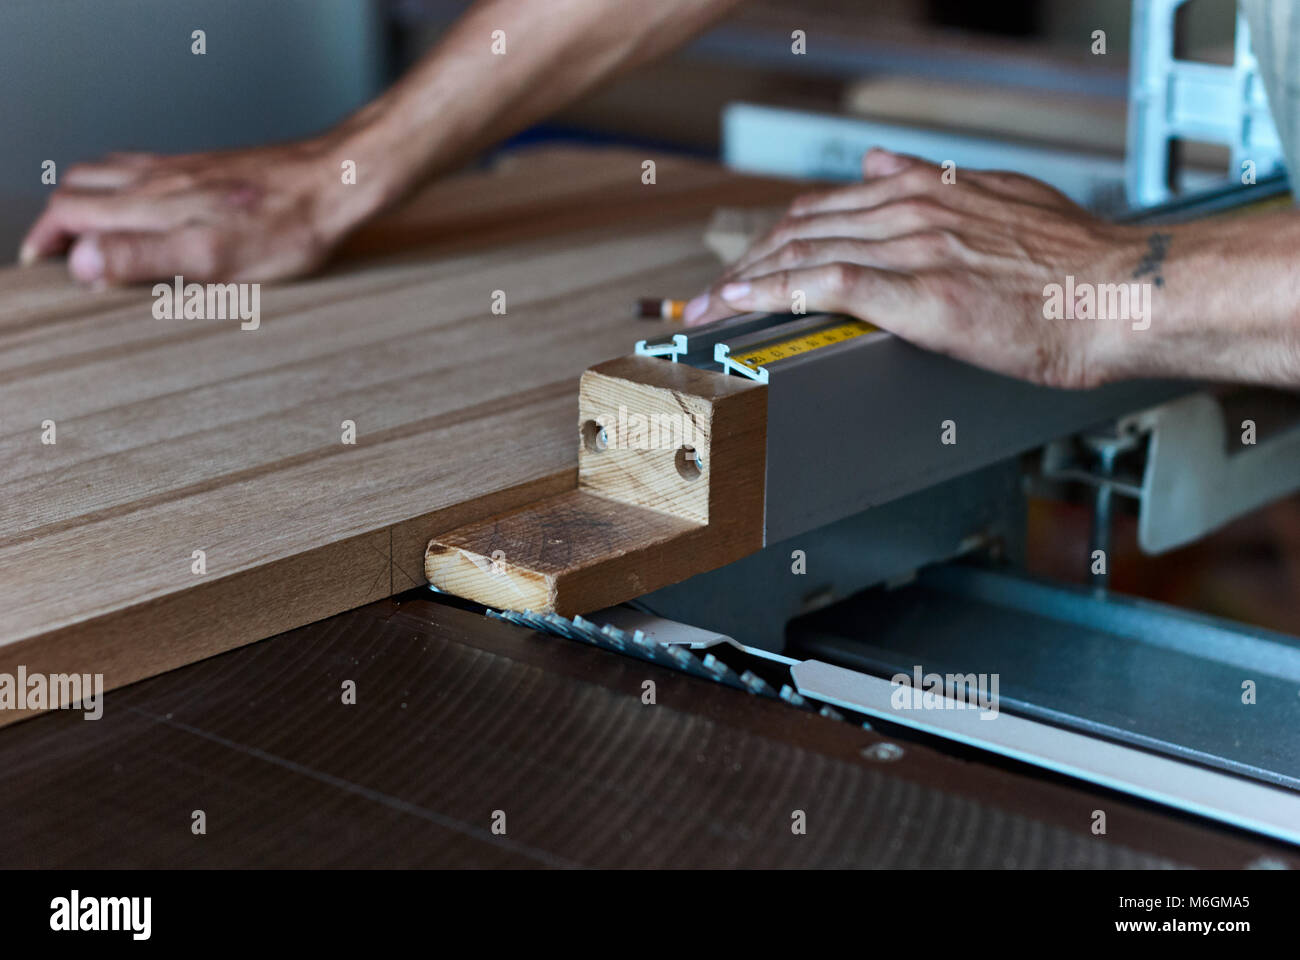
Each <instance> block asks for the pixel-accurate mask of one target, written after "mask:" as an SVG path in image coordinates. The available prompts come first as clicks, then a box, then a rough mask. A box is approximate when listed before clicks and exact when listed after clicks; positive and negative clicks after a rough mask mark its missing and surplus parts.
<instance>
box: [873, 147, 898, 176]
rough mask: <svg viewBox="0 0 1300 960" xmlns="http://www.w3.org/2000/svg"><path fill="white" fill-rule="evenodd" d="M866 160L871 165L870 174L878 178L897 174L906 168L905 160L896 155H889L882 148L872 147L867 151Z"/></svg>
mask: <svg viewBox="0 0 1300 960" xmlns="http://www.w3.org/2000/svg"><path fill="white" fill-rule="evenodd" d="M867 160H868V161H869V162H870V163H871V168H872V172H873V173H874V174H875V175H876V176H878V177H884V176H888V175H889V174H891V173H897V172H898V171H899V170H902V169H903V168H904V167H905V166H907V161H906V160H904V159H903V158H902V157H900V156H899V155H898V154H896V153H890V152H889V151H888V150H886V149H885V148H884V147H872V148H871V149H870V150H868V151H867Z"/></svg>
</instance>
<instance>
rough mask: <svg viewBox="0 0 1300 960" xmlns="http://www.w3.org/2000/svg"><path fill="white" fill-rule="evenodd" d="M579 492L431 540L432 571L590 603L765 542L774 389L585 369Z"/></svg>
mask: <svg viewBox="0 0 1300 960" xmlns="http://www.w3.org/2000/svg"><path fill="white" fill-rule="evenodd" d="M577 446H578V488H577V489H576V490H572V491H567V492H565V493H562V494H559V495H555V496H551V497H547V498H544V499H542V500H539V501H537V502H535V503H533V504H530V505H527V506H524V507H521V508H519V509H516V510H512V511H509V512H507V513H504V514H501V515H499V516H496V517H492V518H491V519H488V520H485V521H482V522H479V523H474V524H469V525H466V526H464V527H460V528H457V529H455V530H452V531H449V532H448V533H446V534H443V535H442V536H438V537H435V538H434V539H433V540H432V541H431V542H430V544H429V548H428V551H427V552H426V554H425V575H426V576H427V577H428V579H429V582H430V583H432V584H433V585H434V586H436V587H438V588H439V589H440V590H445V591H446V592H448V593H453V594H456V595H458V596H463V597H469V598H470V599H472V600H477V601H478V602H480V603H484V604H486V605H488V606H491V607H500V608H507V609H513V610H524V609H529V610H534V611H539V612H540V611H554V612H556V613H560V614H562V615H564V616H572V615H573V614H575V613H585V612H588V611H591V610H595V609H599V608H601V607H606V606H610V605H611V604H615V603H621V602H623V601H625V600H630V599H632V598H634V597H637V596H640V595H641V594H644V593H648V592H650V591H651V590H657V589H659V588H660V587H664V586H667V585H668V584H670V583H676V582H678V581H680V580H684V579H686V578H687V577H690V576H693V575H695V574H697V573H703V572H705V571H707V570H712V569H714V568H716V567H720V566H722V565H724V564H727V563H731V562H732V561H733V560H738V559H740V558H741V557H743V556H746V555H747V554H750V553H753V552H754V551H756V550H758V549H759V548H761V547H762V545H763V508H764V501H763V493H764V471H765V468H766V452H767V451H766V447H767V390H766V387H764V386H763V385H761V384H757V383H754V382H753V381H750V380H745V379H743V378H739V377H728V376H725V375H723V374H720V373H712V372H705V371H702V370H696V369H695V368H693V367H688V366H685V365H683V364H675V363H670V362H668V361H665V360H658V359H651V358H647V357H625V358H621V359H619V360H611V361H609V362H608V363H603V364H600V365H599V366H596V367H593V368H591V369H590V370H588V371H587V372H586V373H585V374H583V377H582V382H581V387H580V391H579V420H578V437H577Z"/></svg>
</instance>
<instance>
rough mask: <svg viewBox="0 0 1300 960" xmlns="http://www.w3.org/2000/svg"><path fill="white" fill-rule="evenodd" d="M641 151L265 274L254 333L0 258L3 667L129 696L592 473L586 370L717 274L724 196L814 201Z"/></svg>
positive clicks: (495, 177) (472, 189) (518, 179)
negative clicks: (150, 680) (346, 427)
mask: <svg viewBox="0 0 1300 960" xmlns="http://www.w3.org/2000/svg"><path fill="white" fill-rule="evenodd" d="M644 159H646V158H645V157H644V156H643V155H642V154H640V153H629V152H622V151H596V150H576V149H567V148H566V149H548V150H542V151H530V152H526V153H523V154H518V155H514V156H512V157H509V158H508V159H507V161H506V162H504V163H502V164H501V165H499V167H498V168H497V169H495V170H492V171H486V172H478V173H473V174H469V175H465V176H462V177H458V178H453V179H450V180H447V181H444V182H442V183H441V184H438V185H435V186H434V187H433V188H431V189H430V190H428V191H426V192H425V193H423V194H421V195H420V196H418V197H416V198H415V199H413V200H412V201H411V202H410V203H409V204H408V205H407V206H406V207H405V208H404V209H402V210H400V211H398V212H397V213H395V214H394V215H392V216H390V217H388V218H387V219H386V220H384V221H382V222H379V223H377V224H375V225H374V226H372V227H371V228H368V229H367V230H365V231H363V232H362V233H361V234H359V235H357V236H356V237H355V238H354V239H353V240H352V241H351V242H350V243H349V245H348V247H347V249H346V250H345V251H344V254H343V256H342V257H341V258H340V259H339V260H338V261H337V262H336V263H335V264H334V265H333V266H332V267H331V268H330V269H328V270H327V271H325V272H324V273H323V274H322V275H320V276H317V277H315V278H311V279H308V280H306V281H303V282H298V283H292V284H282V285H275V286H271V285H267V286H264V287H263V289H262V290H261V304H260V306H261V324H260V327H259V328H258V329H256V330H241V329H240V324H239V322H238V320H219V319H218V320H203V319H174V320H168V319H158V318H157V317H155V316H154V311H153V309H152V308H153V304H154V299H153V296H152V294H151V291H150V289H149V288H147V287H137V288H132V289H126V290H114V291H109V292H102V293H94V292H90V291H86V290H84V289H80V288H78V287H76V286H75V285H74V284H72V283H71V282H70V281H69V280H68V279H67V278H66V272H65V269H64V267H63V265H62V264H46V265H41V266H38V267H35V268H29V269H25V270H23V269H9V270H2V271H0V610H2V611H3V613H2V614H0V672H10V673H12V672H14V670H15V668H16V666H17V665H19V664H22V665H25V666H26V667H27V669H28V671H29V672H45V673H54V672H67V671H74V672H79V673H85V672H92V673H103V674H104V675H105V686H106V687H107V688H112V687H116V686H120V685H121V684H124V683H128V682H131V681H134V680H138V679H140V678H142V677H146V676H149V675H152V674H155V673H158V672H160V671H163V670H168V669H171V668H174V667H177V666H180V665H182V664H185V663H188V662H191V661H194V660H196V659H199V658H202V657H206V656H210V655H212V654H215V653H218V652H220V651H223V650H227V649H230V648H231V647H234V646H238V645H240V644H243V643H248V642H250V641H253V640H257V639H260V638H263V637H266V636H270V635H272V634H275V633H278V632H280V631H283V630H286V629H289V628H292V627H295V626H298V625H301V624H304V623H308V622H311V621H314V620H318V619H321V618H322V617H326V616H329V615H332V614H334V613H337V612H339V611H341V610H346V609H349V608H352V607H356V606H359V605H360V604H363V603H366V602H368V601H372V600H375V599H377V598H382V597H386V596H389V595H391V594H394V593H397V592H399V591H402V590H404V589H407V588H409V587H411V586H413V585H418V584H420V583H422V582H423V572H422V559H423V554H424V549H425V546H426V544H427V543H428V541H429V539H430V537H431V536H432V535H433V533H434V532H436V531H438V530H446V529H450V528H451V527H454V526H457V525H459V524H462V523H467V522H470V521H473V520H476V519H480V518H483V517H487V516H490V515H492V514H493V513H497V512H500V511H503V510H507V509H510V508H512V507H514V506H517V505H520V504H523V503H526V502H529V501H532V500H535V499H537V498H538V497H541V496H546V495H548V494H552V493H559V492H562V491H564V490H567V489H570V488H572V487H573V486H574V484H575V476H576V460H577V451H576V449H575V446H574V443H573V424H574V420H575V416H576V410H577V377H578V375H579V374H580V373H581V372H582V370H583V369H585V368H586V367H588V366H590V365H592V364H593V363H596V362H599V361H602V360H605V359H608V358H610V357H615V356H620V355H622V354H625V353H627V352H628V349H629V347H630V345H631V344H632V342H633V341H634V340H636V339H639V338H642V337H654V336H657V335H660V334H662V333H663V332H664V328H663V327H661V326H659V325H656V324H651V323H647V322H646V321H644V320H636V319H634V318H633V310H632V307H633V303H634V301H635V299H636V298H637V297H640V296H690V295H692V294H693V293H695V292H696V291H697V290H698V289H699V288H700V287H701V286H702V285H703V284H705V283H706V282H708V281H709V280H710V279H711V278H712V276H713V275H714V274H715V273H716V270H717V262H716V260H715V258H713V257H712V256H711V255H710V254H709V253H708V251H707V250H706V248H705V247H704V245H703V243H702V240H701V234H702V229H703V225H704V224H705V223H706V222H707V220H708V217H709V215H710V213H711V211H712V210H713V209H714V207H715V206H717V205H719V204H725V205H729V206H736V205H740V206H745V205H749V204H753V205H771V204H773V203H780V202H782V201H783V200H784V199H786V198H788V197H790V196H791V195H793V194H794V193H795V192H797V190H798V186H797V185H794V184H789V183H782V182H775V181H760V180H753V179H746V178H740V177H736V176H734V175H731V174H728V173H726V172H725V171H723V170H721V169H720V168H717V167H715V166H712V165H709V164H706V163H703V162H699V161H692V160H683V159H674V158H668V157H656V158H655V159H656V162H657V165H658V166H657V171H656V174H657V175H656V183H654V184H643V183H642V181H641V173H642V162H643V160H644ZM494 291H502V292H503V293H504V295H505V304H506V313H505V314H504V315H497V314H494V313H493V312H492V310H491V305H492V302H493V301H492V298H493V295H494ZM47 420H52V421H54V422H55V424H56V431H57V432H56V434H55V438H56V442H55V443H54V444H47V443H43V442H42V424H43V422H44V421H47ZM345 420H351V421H353V422H354V423H355V424H356V442H355V444H345V443H343V442H342V434H343V430H342V426H341V425H342V423H343V421H345ZM196 550H202V551H204V553H205V555H206V573H203V574H196V573H194V572H193V563H194V560H193V556H194V551H196ZM22 715H24V714H23V713H22V712H19V711H14V710H0V724H2V723H6V722H10V721H12V720H13V719H15V718H16V717H19V716H22Z"/></svg>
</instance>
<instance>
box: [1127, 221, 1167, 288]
mask: <svg viewBox="0 0 1300 960" xmlns="http://www.w3.org/2000/svg"><path fill="white" fill-rule="evenodd" d="M1173 239H1174V235H1173V234H1172V233H1153V234H1151V236H1149V237H1147V252H1146V253H1145V254H1143V255H1142V260H1141V261H1140V262H1139V263H1138V265H1137V269H1136V270H1134V271H1133V277H1134V279H1137V278H1138V277H1145V276H1146V275H1147V274H1154V276H1153V278H1152V282H1153V283H1155V285H1156V286H1157V287H1163V286H1164V285H1165V278H1164V277H1163V276H1161V275H1160V268H1161V267H1163V266H1164V265H1165V255H1166V254H1168V253H1169V243H1170V241H1171V240H1173Z"/></svg>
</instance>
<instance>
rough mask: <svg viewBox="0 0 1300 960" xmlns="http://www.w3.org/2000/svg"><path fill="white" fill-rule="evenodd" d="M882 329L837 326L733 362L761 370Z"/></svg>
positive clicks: (735, 356)
mask: <svg viewBox="0 0 1300 960" xmlns="http://www.w3.org/2000/svg"><path fill="white" fill-rule="evenodd" d="M878 329H879V327H873V326H872V325H871V324H869V323H867V322H866V321H865V320H848V321H846V322H844V323H837V324H835V326H833V327H824V328H823V329H821V330H814V331H813V332H812V333H805V334H804V335H803V336H801V337H792V338H791V339H789V340H777V341H776V342H775V343H765V344H763V345H762V346H759V347H755V348H754V349H753V350H747V351H746V352H744V353H735V354H732V355H731V359H732V360H735V361H736V362H737V363H743V364H744V365H745V366H747V367H749V368H750V369H751V370H752V369H755V368H757V367H765V366H767V365H768V364H769V363H774V362H775V361H777V360H785V359H788V358H789V357H796V356H798V355H799V354H801V353H808V352H810V351H812V350H817V349H820V348H821V347H829V346H830V345H831V344H834V343H843V342H844V341H845V340H852V339H853V338H854V337H860V336H862V335H864V334H867V333H875V332H876V330H878Z"/></svg>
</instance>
